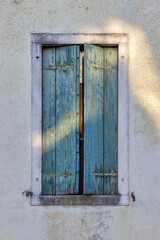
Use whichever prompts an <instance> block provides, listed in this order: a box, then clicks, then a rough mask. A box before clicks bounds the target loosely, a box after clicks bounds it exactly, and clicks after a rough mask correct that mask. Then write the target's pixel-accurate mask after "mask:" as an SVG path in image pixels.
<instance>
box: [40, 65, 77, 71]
mask: <svg viewBox="0 0 160 240" xmlns="http://www.w3.org/2000/svg"><path fill="white" fill-rule="evenodd" d="M73 67H74V65H73V64H71V65H59V66H53V67H43V69H44V70H56V69H61V68H73Z"/></svg>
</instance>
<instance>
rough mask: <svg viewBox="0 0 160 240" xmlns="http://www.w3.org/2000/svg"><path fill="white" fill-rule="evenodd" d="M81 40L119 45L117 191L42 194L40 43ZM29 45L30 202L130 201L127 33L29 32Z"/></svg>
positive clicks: (65, 203)
mask: <svg viewBox="0 0 160 240" xmlns="http://www.w3.org/2000/svg"><path fill="white" fill-rule="evenodd" d="M84 43H89V44H96V45H100V46H117V47H118V195H42V194H41V186H42V182H41V181H42V176H41V175H42V47H43V46H48V45H49V46H60V45H74V44H76V45H82V44H84ZM31 48H32V51H31V55H32V63H31V64H32V90H31V91H32V114H31V115H32V116H31V118H32V127H31V139H32V144H31V149H32V151H31V158H32V174H31V176H32V179H31V191H32V192H33V195H32V197H31V205H126V206H127V205H129V178H128V34H126V33H125V34H122V33H120V34H116V33H115V34H107V33H106V34H99V33H97V34H96V33H92V34H85V33H83V34H82V33H81V34H72V33H69V34H48V33H32V34H31Z"/></svg>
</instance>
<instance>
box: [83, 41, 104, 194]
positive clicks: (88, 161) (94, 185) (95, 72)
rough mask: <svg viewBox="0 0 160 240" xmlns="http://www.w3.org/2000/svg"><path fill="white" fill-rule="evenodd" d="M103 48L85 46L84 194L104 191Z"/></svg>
mask: <svg viewBox="0 0 160 240" xmlns="http://www.w3.org/2000/svg"><path fill="white" fill-rule="evenodd" d="M92 64H98V65H103V48H101V47H98V46H94V45H90V44H85V48H84V65H85V77H84V193H85V194H103V178H102V177H101V176H96V175H95V174H93V173H95V172H96V173H100V172H102V171H103V69H100V68H99V69H98V68H94V67H92Z"/></svg>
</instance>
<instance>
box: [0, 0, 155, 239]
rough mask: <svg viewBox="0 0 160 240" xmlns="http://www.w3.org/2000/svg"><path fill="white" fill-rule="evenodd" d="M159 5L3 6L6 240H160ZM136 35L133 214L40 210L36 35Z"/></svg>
mask: <svg viewBox="0 0 160 240" xmlns="http://www.w3.org/2000/svg"><path fill="white" fill-rule="evenodd" d="M159 3H160V2H159V0H134V1H131V0H114V1H113V0H99V1H96V0H85V1H84V0H68V1H66V0H32V1H31V0H5V1H2V0H0V84H1V85H0V99H1V100H0V126H1V128H0V161H1V163H0V239H2V240H10V239H12V240H21V239H25V240H35V239H38V240H42V239H43V240H51V239H54V240H62V239H65V240H75V239H76V240H80V239H83V240H99V239H100V240H144V239H145V240H150V239H152V240H157V239H159V236H160V227H159V223H160V214H159V204H160V188H159V186H160V176H159V171H160V72H159V69H160V47H159V44H160V24H159V16H160V5H159ZM33 32H37V33H39V32H47V33H129V185H130V191H135V194H136V202H135V203H133V202H132V201H130V206H125V207H122V206H119V207H118V206H115V207H111V206H110V207H109V206H103V207H84V206H83V207H72V206H70V207H62V206H61V207H56V206H54V207H51V206H48V207H44V206H40V207H33V206H30V199H29V198H26V197H25V196H24V195H22V192H23V191H24V190H25V189H27V188H30V186H31V33H33Z"/></svg>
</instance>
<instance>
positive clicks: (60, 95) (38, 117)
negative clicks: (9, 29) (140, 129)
mask: <svg viewBox="0 0 160 240" xmlns="http://www.w3.org/2000/svg"><path fill="white" fill-rule="evenodd" d="M86 42H87V43H86ZM127 44H128V43H127V36H126V35H111V34H110V35H106V34H104V35H101V34H89V35H87V34H77V35H76V34H66V35H63V34H51V35H49V34H32V191H33V197H32V204H33V205H43V204H48V205H52V204H95V205H104V204H119V205H127V204H128V202H129V201H128V137H127V136H128V116H127V112H128V109H127V58H128V55H127V46H128V45H127Z"/></svg>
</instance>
